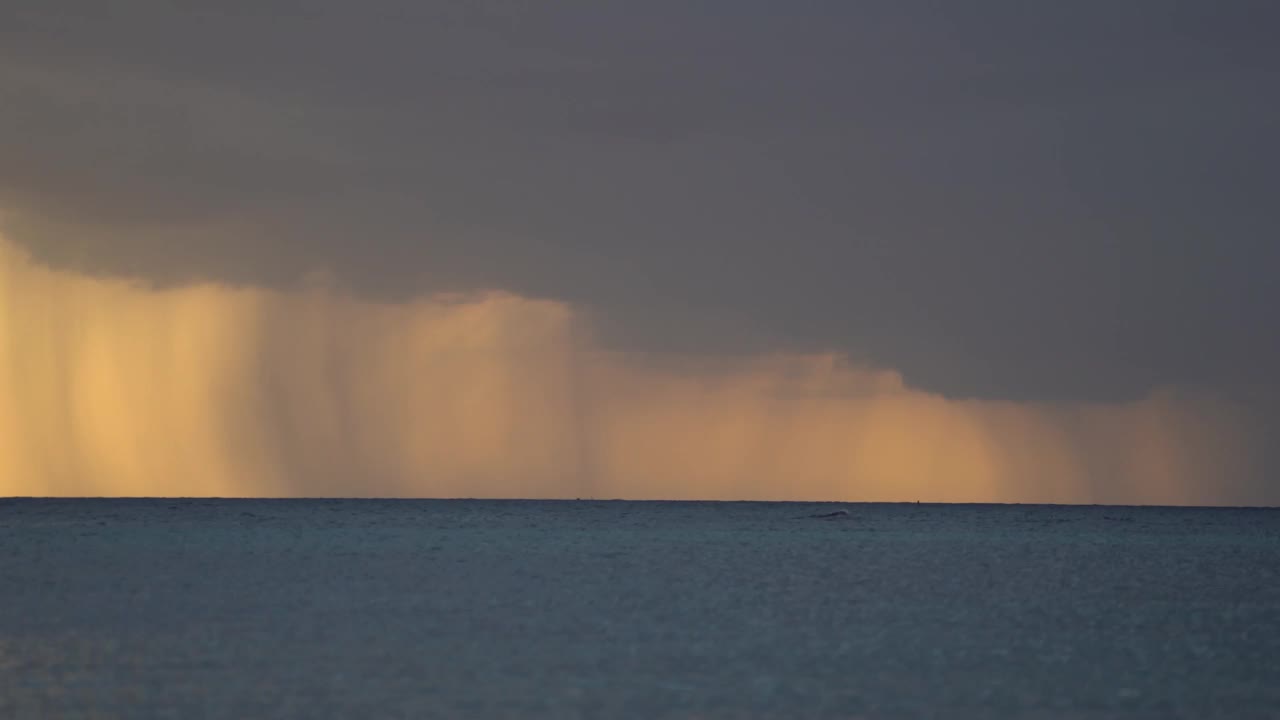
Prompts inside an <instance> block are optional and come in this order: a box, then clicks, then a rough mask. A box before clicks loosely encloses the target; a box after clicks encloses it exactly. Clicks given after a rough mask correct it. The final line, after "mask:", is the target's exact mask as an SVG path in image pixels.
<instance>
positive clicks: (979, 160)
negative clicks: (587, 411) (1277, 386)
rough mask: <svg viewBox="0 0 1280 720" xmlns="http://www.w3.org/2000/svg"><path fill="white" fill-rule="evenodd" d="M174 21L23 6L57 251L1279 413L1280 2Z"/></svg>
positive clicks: (33, 229) (10, 126) (5, 68)
mask: <svg viewBox="0 0 1280 720" xmlns="http://www.w3.org/2000/svg"><path fill="white" fill-rule="evenodd" d="M179 5H180V4H177V3H171V2H164V1H161V0H119V1H118V2H101V1H99V0H79V1H75V2H65V1H62V0H38V1H31V2H25V1H23V0H8V1H7V2H5V3H4V4H3V7H0V212H2V213H3V215H2V216H0V223H3V224H2V225H0V229H3V230H4V232H5V233H6V235H7V236H8V237H9V238H10V239H11V240H13V241H15V242H17V243H20V244H22V245H24V246H26V247H27V248H29V249H30V250H31V251H32V253H33V254H34V255H35V256H37V257H38V258H40V259H42V260H44V261H47V262H51V263H53V264H55V265H62V266H72V267H75V268H77V269H80V270H83V271H89V272H94V273H104V274H124V275H129V276H135V277H140V278H145V279H147V280H148V281H152V282H157V283H163V284H167V283H181V282H188V281H192V280H214V281H219V282H228V283H247V284H255V285H288V284H290V283H294V282H296V281H298V279H299V278H301V277H304V276H305V275H306V274H308V273H311V272H314V271H326V272H328V273H330V274H331V276H332V277H335V278H336V279H337V280H338V281H339V282H341V283H343V284H344V285H347V286H349V287H351V288H353V289H355V290H357V291H359V292H361V293H367V294H369V295H373V296H386V297H404V296H406V295H409V294H415V293H425V292H434V291H440V290H450V291H455V290H468V289H503V290H509V291H512V292H516V293H521V294H526V295H532V296H536V297H546V298H556V299H561V300H567V301H571V302H573V303H575V304H577V305H578V306H579V307H582V308H586V309H588V310H589V311H590V312H591V313H592V316H593V317H594V318H595V321H596V322H597V324H598V328H599V330H600V332H601V333H603V335H604V337H605V338H607V340H608V342H610V343H613V344H614V345H615V346H618V347H627V348H638V349H654V350H669V349H676V350H682V351H694V352H724V351H759V350H765V351H769V350H783V349H786V350H790V349H801V350H818V349H821V350H837V351H840V352H845V353H848V354H849V355H850V356H851V357H853V358H855V359H858V360H866V361H870V362H874V363H876V364H879V365H883V366H888V367H893V368H897V369H899V370H901V371H902V372H903V373H904V374H905V376H906V378H907V380H908V381H909V382H911V383H912V384H914V385H917V386H920V387H923V388H926V389H930V390H933V391H937V392H942V393H945V394H947V395H950V396H980V397H987V398H1009V399H1042V400H1098V399H1117V398H1130V397H1135V396H1138V395H1141V394H1142V393H1145V392H1147V391H1148V390H1150V389H1151V388H1154V387H1158V386H1163V385H1171V384H1177V385H1189V386H1199V387H1207V388H1210V389H1223V390H1227V391H1230V392H1246V393H1256V392H1257V391H1259V389H1261V390H1263V391H1268V390H1267V389H1268V388H1274V378H1273V372H1274V368H1275V367H1277V366H1280V333H1278V332H1277V330H1276V323H1275V321H1274V320H1273V319H1272V317H1271V316H1272V313H1273V310H1272V308H1274V307H1280V283H1278V282H1277V281H1276V272H1277V270H1278V269H1280V236H1278V234H1277V231H1278V230H1280V210H1278V207H1280V206H1278V204H1277V195H1278V193H1277V190H1280V170H1278V169H1277V167H1278V164H1280V140H1278V139H1277V137H1278V132H1280V92H1277V88H1280V43H1277V42H1276V37H1277V33H1278V32H1280V4H1276V3H1274V2H1265V1H1259V2H1251V1H1249V0H1216V1H1210V0H1200V1H1198V2H1183V1H1180V0H1129V1H1121V0H1106V1H1095V0H1075V1H1072V2H1056V3H1039V2H1025V0H1007V1H1006V0H972V1H970V2H923V1H914V0H886V1H880V0H870V1H864V2H851V1H848V0H844V1H841V2H820V1H813V2H807V1H804V0H796V1H793V2H769V3H766V2H758V1H754V0H734V1H732V2H729V1H722V2H692V1H689V0H684V1H682V2H663V1H658V0H646V1H644V2H609V1H607V0H594V1H592V2H581V3H579V2H541V3H529V2H497V1H492V2H491V1H485V0H468V1H467V2H459V3H445V2H418V1H413V2H410V1H407V0H406V1H404V2H399V1H387V0H377V1H367V2H333V1H332V0H315V1H311V2H278V1H277V2H269V1H262V2H246V3H235V2H225V3H199V4H195V3H192V4H186V5H187V6H188V8H189V9H185V10H178V9H175V8H176V7H178V6H179ZM197 6H198V7H199V8H201V9H194V8H196V7H197Z"/></svg>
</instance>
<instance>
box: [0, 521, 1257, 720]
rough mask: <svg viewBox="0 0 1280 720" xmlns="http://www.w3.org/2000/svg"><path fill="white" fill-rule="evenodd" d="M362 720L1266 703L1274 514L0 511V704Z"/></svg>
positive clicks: (1249, 711)
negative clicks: (828, 516) (363, 719)
mask: <svg viewBox="0 0 1280 720" xmlns="http://www.w3.org/2000/svg"><path fill="white" fill-rule="evenodd" d="M837 507H844V508H847V509H848V510H849V515H848V517H846V518H839V519H832V520H820V519H812V518H808V517H804V516H807V515H810V514H815V513H821V512H829V511H831V510H834V509H836V508H837ZM362 714H363V715H366V716H374V717H395V716H401V717H448V718H456V717H520V718H537V717H546V718H562V717H593V718H594V717H626V718H651V717H724V718H742V717H780V718H781V717H787V718H790V717H833V718H834V717H886V718H892V717H949V718H969V717H971V718H990V717H1150V718H1166V717H1179V716H1181V717H1196V718H1202V717H1223V718H1248V717H1276V716H1280V510H1263V509H1185V508H1179V509H1174V508H1117V507H1048V506H954V505H953V506H943V505H841V506H825V505H818V504H792V503H632V502H532V501H508V502H493V501H425V500H423V501H408V500H388V501H370V500H276V501H262V500H178V501H175V500H24V499H16V500H0V717H87V716H105V717H111V716H120V717H226V718H233V717H234V718H238V717H290V716H291V717H309V718H311V717H351V716H358V715H362Z"/></svg>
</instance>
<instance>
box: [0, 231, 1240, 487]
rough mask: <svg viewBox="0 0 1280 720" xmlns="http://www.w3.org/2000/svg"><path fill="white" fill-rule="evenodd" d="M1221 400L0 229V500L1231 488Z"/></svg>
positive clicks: (1234, 442) (1231, 441) (1227, 408)
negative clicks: (232, 282) (872, 356)
mask: <svg viewBox="0 0 1280 720" xmlns="http://www.w3.org/2000/svg"><path fill="white" fill-rule="evenodd" d="M1248 430H1249V428H1248V421H1247V418H1246V416H1245V415H1244V414H1243V413H1241V412H1240V411H1239V410H1238V409H1237V408H1235V407H1234V406H1232V405H1231V404H1229V403H1227V402H1225V401H1222V400H1220V399H1217V398H1214V397H1212V396H1206V395H1203V394H1197V393H1192V392H1189V391H1185V390H1180V389H1178V388H1166V389H1161V390H1157V391H1154V392H1152V393H1151V394H1149V395H1148V396H1147V397H1145V398H1143V399H1141V400H1138V401H1134V402H1129V403H1117V404H1070V405H1066V404H1037V403H1015V402H1005V401H984V400H957V399H949V398H946V397H943V396H941V395H937V394H933V393H928V392H924V391H921V390H918V389H914V388H912V387H910V386H909V385H908V384H906V383H905V382H904V381H903V379H902V377H901V376H900V375H899V374H898V373H896V372H894V371H892V370H891V369H878V368H868V367H861V366H858V365H855V364H852V363H850V362H849V361H847V360H846V359H844V358H843V357H841V356H839V355H834V354H821V355H795V354H783V353H779V354H773V355H761V356H742V357H736V358H732V357H716V358H711V357H675V356H644V355H638V354H628V353H622V352H616V351H609V350H606V349H604V348H602V347H601V346H600V345H599V344H597V343H596V342H595V341H594V340H593V337H592V334H591V331H590V328H589V327H587V326H586V325H585V323H584V322H583V321H582V320H581V316H580V314H579V313H577V312H575V309H574V308H573V307H570V306H569V305H566V304H564V303H559V302H554V301H547V300H533V299H528V298H523V297H519V296H515V295H511V294H503V293H491V294H486V295H477V296H474V297H465V298H456V297H455V298H432V297H424V298H419V299H416V300H413V301H408V302H399V303H397V302H389V301H388V302H375V301H370V300H367V299H361V298H357V297H354V296H352V295H349V294H346V293H344V292H342V291H340V290H337V289H334V288H332V287H327V286H325V285H323V284H319V283H317V284H314V285H312V286H308V287H302V288H299V289H297V290H266V289H253V288H232V287H227V286H221V285H216V284H199V285H189V286H184V287H176V288H153V287H148V286H146V285H143V284H139V283H134V282H129V281H125V280H119V279H107V278H98V277H91V276H86V275H81V274H77V273H74V272H70V271H64V270H55V269H51V268H48V267H45V266H42V265H40V264H38V263H36V262H34V261H33V260H31V259H30V257H29V256H28V255H27V254H26V253H25V252H24V251H23V250H21V249H20V248H19V247H17V246H16V245H14V244H13V243H10V242H8V241H5V240H3V238H0V496H224V497H240V496H243V497H310V496H327V497H331V496H341V497H367V496H377V497H486V498H497V497H512V498H575V497H593V498H628V499H722V500H831V501H917V500H918V501H925V502H1025V503H1032V502H1055V503H1126V504H1248V503H1249V498H1248V497H1247V496H1246V495H1245V494H1244V490H1243V488H1244V479H1247V478H1248V477H1250V475H1251V474H1252V473H1255V472H1257V470H1256V468H1255V465H1254V458H1255V453H1256V451H1257V448H1255V447H1254V446H1253V445H1252V444H1251V442H1250V441H1249V438H1250V437H1251V435H1250V433H1249V432H1248Z"/></svg>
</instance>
